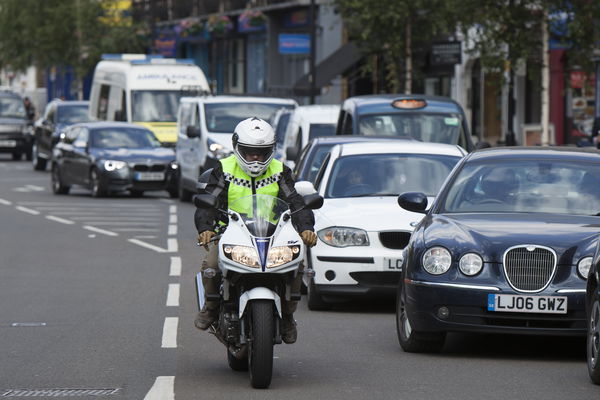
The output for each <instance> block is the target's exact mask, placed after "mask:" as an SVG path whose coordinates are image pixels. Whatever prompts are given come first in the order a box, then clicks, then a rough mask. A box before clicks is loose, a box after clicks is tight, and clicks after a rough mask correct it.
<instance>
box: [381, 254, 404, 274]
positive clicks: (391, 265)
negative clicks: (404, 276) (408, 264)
mask: <svg viewBox="0 0 600 400" xmlns="http://www.w3.org/2000/svg"><path fill="white" fill-rule="evenodd" d="M383 269H389V270H392V271H402V259H401V258H387V257H383Z"/></svg>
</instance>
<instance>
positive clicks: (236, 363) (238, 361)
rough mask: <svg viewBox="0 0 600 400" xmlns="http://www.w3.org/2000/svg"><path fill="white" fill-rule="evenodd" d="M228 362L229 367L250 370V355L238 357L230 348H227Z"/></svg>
mask: <svg viewBox="0 0 600 400" xmlns="http://www.w3.org/2000/svg"><path fill="white" fill-rule="evenodd" d="M227 363H228V364H229V368H231V369H232V370H234V371H248V355H247V354H246V356H245V357H244V358H236V357H235V356H234V355H233V354H231V352H230V351H229V350H227Z"/></svg>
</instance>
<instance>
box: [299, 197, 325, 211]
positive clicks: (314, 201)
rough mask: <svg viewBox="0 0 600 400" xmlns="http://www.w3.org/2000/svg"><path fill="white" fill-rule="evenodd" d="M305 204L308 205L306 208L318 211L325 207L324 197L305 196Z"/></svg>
mask: <svg viewBox="0 0 600 400" xmlns="http://www.w3.org/2000/svg"><path fill="white" fill-rule="evenodd" d="M304 204H306V208H310V209H311V210H318V209H319V208H321V207H323V197H322V196H320V195H318V194H317V193H313V194H309V195H307V196H304Z"/></svg>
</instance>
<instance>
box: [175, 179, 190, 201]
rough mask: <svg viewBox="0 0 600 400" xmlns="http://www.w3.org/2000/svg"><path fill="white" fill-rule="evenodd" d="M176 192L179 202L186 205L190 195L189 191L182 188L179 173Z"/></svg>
mask: <svg viewBox="0 0 600 400" xmlns="http://www.w3.org/2000/svg"><path fill="white" fill-rule="evenodd" d="M177 191H178V195H179V200H180V201H181V202H182V203H187V202H189V201H191V200H192V193H191V192H190V191H189V190H186V189H185V187H183V178H182V177H181V173H179V182H178V183H177Z"/></svg>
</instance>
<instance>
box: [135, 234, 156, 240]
mask: <svg viewBox="0 0 600 400" xmlns="http://www.w3.org/2000/svg"><path fill="white" fill-rule="evenodd" d="M134 238H135V239H156V236H152V235H136V236H134Z"/></svg>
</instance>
